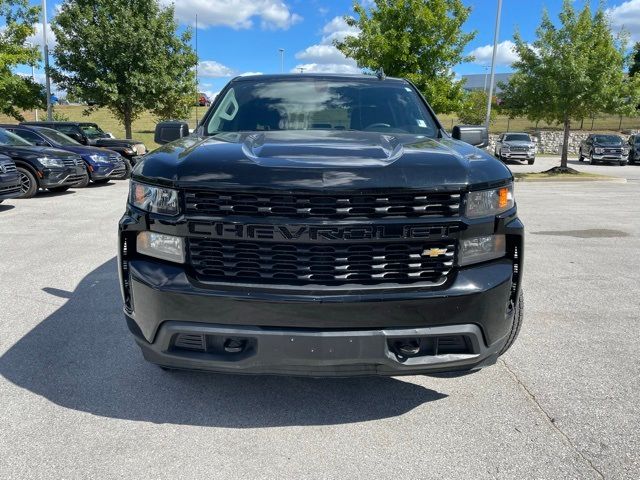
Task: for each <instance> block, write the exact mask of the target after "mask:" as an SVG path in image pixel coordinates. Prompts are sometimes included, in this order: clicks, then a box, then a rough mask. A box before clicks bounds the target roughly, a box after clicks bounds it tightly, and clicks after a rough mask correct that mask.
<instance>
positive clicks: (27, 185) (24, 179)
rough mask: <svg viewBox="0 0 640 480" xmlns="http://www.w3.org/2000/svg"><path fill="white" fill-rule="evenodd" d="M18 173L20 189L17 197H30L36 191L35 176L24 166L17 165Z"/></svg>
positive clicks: (36, 182)
mask: <svg viewBox="0 0 640 480" xmlns="http://www.w3.org/2000/svg"><path fill="white" fill-rule="evenodd" d="M18 173H19V174H20V191H21V192H22V193H21V194H20V196H19V197H18V198H32V197H34V196H35V194H36V193H38V181H37V180H36V177H35V176H34V175H33V173H31V172H30V171H29V170H27V169H26V168H22V167H18Z"/></svg>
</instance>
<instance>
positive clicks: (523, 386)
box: [498, 359, 605, 480]
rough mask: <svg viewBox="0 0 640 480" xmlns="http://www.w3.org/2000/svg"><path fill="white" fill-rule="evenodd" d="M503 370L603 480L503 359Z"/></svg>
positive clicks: (596, 469)
mask: <svg viewBox="0 0 640 480" xmlns="http://www.w3.org/2000/svg"><path fill="white" fill-rule="evenodd" d="M498 361H499V362H500V363H501V364H502V365H503V366H504V368H505V370H506V371H507V372H509V375H511V376H512V377H513V379H514V380H515V381H516V383H517V384H518V385H519V386H520V388H522V390H524V392H525V394H526V395H527V396H528V397H529V400H531V402H533V404H534V405H535V406H536V408H537V409H538V410H539V411H540V412H541V413H542V415H543V416H544V418H546V420H547V422H548V424H549V425H550V426H551V428H553V429H554V430H555V431H556V432H557V433H558V434H559V435H560V436H561V437H562V438H563V439H564V440H565V441H566V442H567V444H568V445H569V446H570V447H571V449H572V450H573V451H574V452H575V453H576V454H577V455H578V456H579V457H580V458H581V459H582V460H584V462H585V463H586V464H587V465H588V466H589V467H590V468H591V469H592V470H593V471H594V472H595V473H596V474H598V476H599V477H600V478H602V479H603V480H604V478H605V476H604V474H603V473H602V472H601V471H600V470H599V469H598V467H596V466H595V465H594V464H593V462H592V461H591V460H590V459H589V458H587V457H586V456H585V455H584V454H583V453H582V452H581V451H580V450H579V449H578V447H576V446H575V445H574V443H573V442H572V441H571V439H570V438H569V436H568V435H567V434H566V433H564V432H563V431H562V430H561V429H560V427H558V425H557V424H556V420H555V418H553V417H552V416H551V415H549V414H548V413H547V411H546V410H545V409H544V408H543V407H542V405H540V403H539V402H538V399H537V398H536V396H535V395H534V394H533V393H532V392H531V390H529V388H528V387H527V386H526V385H525V384H524V383H523V382H522V381H521V380H520V379H519V378H518V376H517V375H516V374H515V372H514V371H513V370H511V369H510V368H509V365H507V362H505V361H504V360H503V359H499V360H498Z"/></svg>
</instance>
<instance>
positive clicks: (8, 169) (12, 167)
mask: <svg viewBox="0 0 640 480" xmlns="http://www.w3.org/2000/svg"><path fill="white" fill-rule="evenodd" d="M0 165H2V166H3V167H4V168H3V170H4V171H5V173H15V172H17V171H18V170H17V169H16V164H15V163H13V162H0Z"/></svg>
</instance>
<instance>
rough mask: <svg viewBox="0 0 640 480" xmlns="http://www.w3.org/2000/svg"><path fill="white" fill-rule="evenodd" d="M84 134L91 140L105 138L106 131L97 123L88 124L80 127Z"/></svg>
mask: <svg viewBox="0 0 640 480" xmlns="http://www.w3.org/2000/svg"><path fill="white" fill-rule="evenodd" d="M80 129H81V130H82V132H83V133H84V134H85V135H86V136H87V137H89V138H96V137H102V136H104V131H102V129H101V128H100V127H99V126H98V125H96V124H95V123H87V124H84V125H80Z"/></svg>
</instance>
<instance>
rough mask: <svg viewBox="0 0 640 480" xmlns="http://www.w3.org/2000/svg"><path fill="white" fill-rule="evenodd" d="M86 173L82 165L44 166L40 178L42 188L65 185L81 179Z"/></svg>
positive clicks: (73, 183)
mask: <svg viewBox="0 0 640 480" xmlns="http://www.w3.org/2000/svg"><path fill="white" fill-rule="evenodd" d="M86 175H87V169H86V167H85V166H84V165H81V166H76V167H66V168H44V169H43V170H42V177H41V178H40V186H41V187H42V188H51V187H66V186H71V185H75V184H76V183H78V182H80V181H82V180H83V179H84V177H85V176H86Z"/></svg>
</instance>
